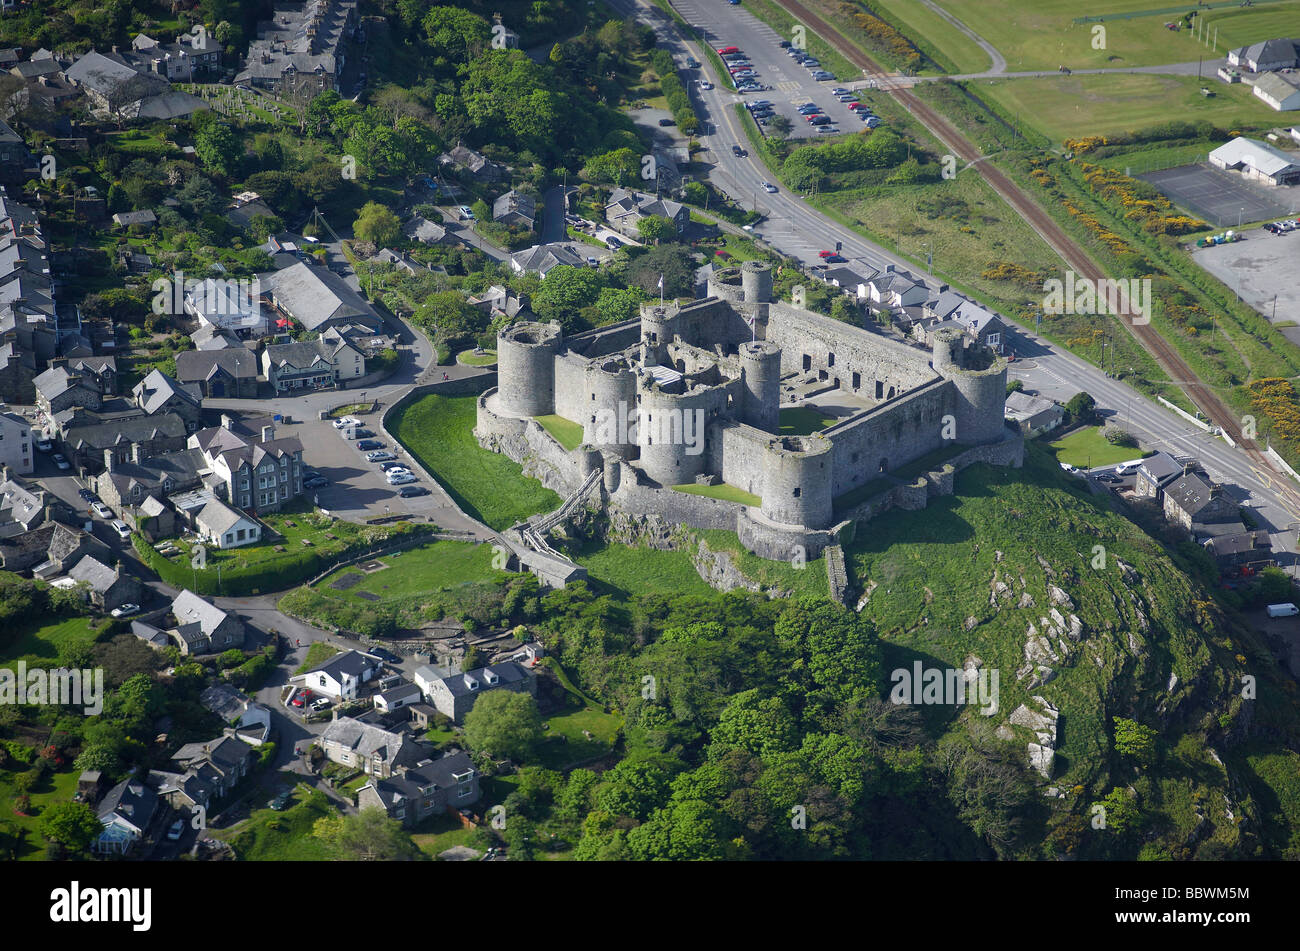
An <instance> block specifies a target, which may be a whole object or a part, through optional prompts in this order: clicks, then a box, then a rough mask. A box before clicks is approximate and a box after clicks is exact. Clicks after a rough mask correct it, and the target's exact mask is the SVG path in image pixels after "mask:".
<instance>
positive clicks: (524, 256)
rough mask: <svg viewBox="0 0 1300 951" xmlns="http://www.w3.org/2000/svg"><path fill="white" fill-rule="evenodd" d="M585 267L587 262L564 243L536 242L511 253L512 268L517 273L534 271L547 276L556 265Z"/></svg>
mask: <svg viewBox="0 0 1300 951" xmlns="http://www.w3.org/2000/svg"><path fill="white" fill-rule="evenodd" d="M562 264H563V265H567V266H568V267H583V266H585V264H586V262H585V261H583V260H582V258H580V257H579V256H578V254H577V252H575V251H573V250H572V249H571V248H569V246H568V245H564V244H535V245H533V246H532V247H531V248H525V249H524V250H523V251H516V252H515V253H514V254H512V255H510V270H512V271H514V272H515V273H516V274H524V273H527V272H530V271H531V272H532V273H534V274H540V275H541V276H542V277H546V275H547V274H549V273H550V271H551V269H552V268H554V267H559V266H560V265H562Z"/></svg>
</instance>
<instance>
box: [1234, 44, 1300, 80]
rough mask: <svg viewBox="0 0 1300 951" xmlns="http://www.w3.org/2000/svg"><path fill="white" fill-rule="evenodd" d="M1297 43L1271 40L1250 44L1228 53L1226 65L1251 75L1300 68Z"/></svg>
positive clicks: (1299, 54)
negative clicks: (1243, 70) (1244, 70)
mask: <svg viewBox="0 0 1300 951" xmlns="http://www.w3.org/2000/svg"><path fill="white" fill-rule="evenodd" d="M1297 46H1298V41H1296V40H1284V39H1273V40H1263V41H1261V42H1259V43H1252V44H1250V45H1249V46H1243V47H1240V48H1239V49H1235V50H1229V51H1228V64H1229V65H1230V66H1237V67H1240V68H1241V69H1248V70H1250V71H1251V72H1252V73H1264V72H1269V71H1271V70H1274V69H1290V68H1292V67H1295V66H1300V53H1298V52H1297Z"/></svg>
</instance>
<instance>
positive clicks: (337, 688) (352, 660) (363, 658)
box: [289, 650, 384, 700]
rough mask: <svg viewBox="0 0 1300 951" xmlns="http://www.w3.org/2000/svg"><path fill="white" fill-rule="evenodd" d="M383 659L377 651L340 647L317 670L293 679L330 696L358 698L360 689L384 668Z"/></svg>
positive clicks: (349, 698)
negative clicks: (342, 648)
mask: <svg viewBox="0 0 1300 951" xmlns="http://www.w3.org/2000/svg"><path fill="white" fill-rule="evenodd" d="M383 665H384V662H383V661H382V660H380V659H379V658H378V657H376V656H375V655H374V654H367V653H365V652H363V651H359V650H346V651H340V652H339V653H337V654H335V655H334V656H333V657H331V658H330V659H329V660H327V661H325V663H323V664H321V665H320V666H319V667H317V668H316V669H315V670H309V671H308V672H307V673H305V674H298V675H296V676H293V677H290V678H289V680H290V682H292V683H298V684H299V686H302V687H306V688H307V689H308V690H310V691H311V692H312V693H318V694H323V695H325V696H326V697H329V698H330V699H331V700H355V699H357V690H358V688H359V687H360V686H361V685H362V684H364V683H369V682H370V681H371V680H372V679H373V678H374V677H375V675H376V674H378V673H379V672H380V671H381V670H382V669H383Z"/></svg>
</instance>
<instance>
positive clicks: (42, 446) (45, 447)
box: [36, 438, 54, 452]
mask: <svg viewBox="0 0 1300 951" xmlns="http://www.w3.org/2000/svg"><path fill="white" fill-rule="evenodd" d="M53 448H54V443H52V442H50V441H49V440H48V439H45V438H40V439H37V440H36V450H37V451H38V452H49V451H50V450H51V449H53Z"/></svg>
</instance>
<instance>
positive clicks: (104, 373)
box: [65, 356, 117, 396]
mask: <svg viewBox="0 0 1300 951" xmlns="http://www.w3.org/2000/svg"><path fill="white" fill-rule="evenodd" d="M65 366H66V367H67V368H68V372H69V373H76V374H80V375H81V378H82V380H84V381H85V382H87V383H90V384H91V385H93V386H95V387H97V388H98V389H99V392H100V393H102V394H103V395H104V396H116V395H117V358H116V357H108V356H103V357H94V356H75V357H70V358H69V359H68V361H67V363H66V364H65Z"/></svg>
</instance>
